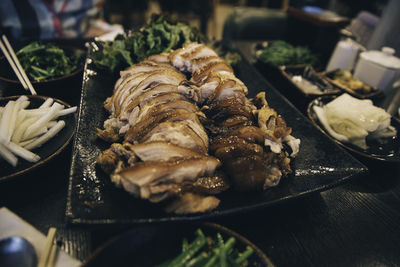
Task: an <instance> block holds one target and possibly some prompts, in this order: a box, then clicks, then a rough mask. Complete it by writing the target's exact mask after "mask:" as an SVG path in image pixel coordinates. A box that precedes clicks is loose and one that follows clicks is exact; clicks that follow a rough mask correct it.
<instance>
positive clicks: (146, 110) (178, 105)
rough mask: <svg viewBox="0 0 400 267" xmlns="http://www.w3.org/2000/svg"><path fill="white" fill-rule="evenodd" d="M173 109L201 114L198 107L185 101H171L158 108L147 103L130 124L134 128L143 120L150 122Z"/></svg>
mask: <svg viewBox="0 0 400 267" xmlns="http://www.w3.org/2000/svg"><path fill="white" fill-rule="evenodd" d="M173 109H184V110H187V111H188V112H189V113H195V114H199V109H198V107H197V106H196V105H194V104H192V103H190V102H188V101H185V100H175V101H170V102H167V103H165V104H163V105H160V106H156V107H154V106H153V105H152V104H151V103H147V104H146V105H145V106H143V107H142V108H141V109H140V110H139V112H138V114H137V116H136V118H129V122H130V124H131V125H132V126H134V125H135V124H136V123H138V122H140V121H142V120H149V119H150V117H151V116H155V115H156V114H161V113H164V112H167V111H169V110H173Z"/></svg>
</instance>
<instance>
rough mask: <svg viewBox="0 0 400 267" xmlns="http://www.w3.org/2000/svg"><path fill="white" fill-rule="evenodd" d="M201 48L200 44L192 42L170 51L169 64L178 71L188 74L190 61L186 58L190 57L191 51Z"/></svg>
mask: <svg viewBox="0 0 400 267" xmlns="http://www.w3.org/2000/svg"><path fill="white" fill-rule="evenodd" d="M201 46H202V44H199V43H195V42H193V43H188V44H186V45H184V46H183V47H182V48H180V49H177V50H175V51H172V52H171V53H170V55H169V60H170V62H171V64H172V65H173V66H174V67H175V68H177V69H179V70H180V71H189V72H190V70H191V65H192V63H191V61H190V58H188V55H190V53H192V51H194V50H195V49H197V48H199V47H201Z"/></svg>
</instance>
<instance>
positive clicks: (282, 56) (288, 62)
mask: <svg viewBox="0 0 400 267" xmlns="http://www.w3.org/2000/svg"><path fill="white" fill-rule="evenodd" d="M255 52H256V58H257V60H258V61H260V62H262V63H264V64H269V65H272V66H275V67H279V66H294V65H310V66H313V67H316V65H317V64H318V57H317V56H316V55H315V54H313V53H312V52H311V50H310V49H309V48H308V47H305V46H295V45H292V44H290V43H288V42H286V41H283V40H276V41H271V42H264V43H262V44H260V45H258V46H257V47H256V51H255Z"/></svg>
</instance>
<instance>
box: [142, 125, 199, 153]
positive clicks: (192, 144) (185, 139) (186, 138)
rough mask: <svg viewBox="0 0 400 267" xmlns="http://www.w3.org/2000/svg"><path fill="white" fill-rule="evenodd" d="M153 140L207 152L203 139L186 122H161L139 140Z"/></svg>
mask: <svg viewBox="0 0 400 267" xmlns="http://www.w3.org/2000/svg"><path fill="white" fill-rule="evenodd" d="M151 141H164V142H170V143H172V144H175V145H177V146H180V147H185V148H188V149H193V150H194V151H196V152H199V153H204V154H205V153H207V147H206V146H205V145H204V142H203V140H202V139H201V138H200V137H199V136H198V135H197V134H196V133H195V132H194V131H193V130H192V129H191V128H190V127H189V126H188V125H187V124H186V123H184V122H168V121H167V122H163V123H160V124H158V125H157V126H156V127H154V128H153V129H152V130H151V131H150V132H149V133H148V134H147V135H146V136H145V137H143V138H142V139H141V140H139V142H140V143H142V142H151Z"/></svg>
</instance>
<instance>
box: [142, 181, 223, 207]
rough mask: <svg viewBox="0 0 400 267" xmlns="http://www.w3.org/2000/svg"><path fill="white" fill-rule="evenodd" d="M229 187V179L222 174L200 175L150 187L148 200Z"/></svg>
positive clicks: (214, 190) (211, 191)
mask: <svg viewBox="0 0 400 267" xmlns="http://www.w3.org/2000/svg"><path fill="white" fill-rule="evenodd" d="M228 188H229V184H228V182H227V180H226V179H225V178H224V177H222V176H212V177H200V178H197V179H196V180H194V181H184V182H183V183H181V184H176V183H158V184H156V185H152V186H149V187H148V191H149V192H150V194H149V198H148V200H149V201H150V202H153V203H157V202H160V201H163V200H165V199H167V198H170V197H173V196H178V195H182V194H184V193H197V194H202V195H203V194H207V195H209V194H212V195H214V194H218V193H221V192H223V191H225V190H227V189H228Z"/></svg>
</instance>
